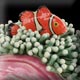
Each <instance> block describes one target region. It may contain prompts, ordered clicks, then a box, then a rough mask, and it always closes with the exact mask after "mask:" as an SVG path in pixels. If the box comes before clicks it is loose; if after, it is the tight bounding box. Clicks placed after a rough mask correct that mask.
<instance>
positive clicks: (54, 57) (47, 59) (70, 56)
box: [0, 19, 79, 80]
mask: <svg viewBox="0 0 80 80" xmlns="http://www.w3.org/2000/svg"><path fill="white" fill-rule="evenodd" d="M62 20H63V21H64V22H65V20H64V19H62ZM10 23H12V21H8V24H10ZM8 24H5V25H3V24H1V25H0V54H1V55H2V54H6V53H7V54H20V55H22V54H26V55H29V56H38V57H39V58H40V59H41V61H42V62H43V63H44V64H46V65H47V66H46V70H47V71H55V72H57V73H59V74H61V75H62V76H63V77H64V78H67V79H68V78H70V77H68V76H69V75H70V76H71V80H73V78H74V77H75V76H74V74H75V75H76V76H77V73H76V72H75V68H76V66H77V61H78V55H79V53H78V52H77V50H76V45H75V44H74V42H75V41H76V40H77V37H76V36H75V34H74V33H75V29H74V28H73V24H71V23H70V24H68V23H67V22H65V24H66V25H67V29H68V31H67V32H66V33H65V34H64V35H61V36H57V35H56V34H53V35H52V36H50V35H49V34H48V33H45V34H43V35H40V34H39V32H38V31H35V32H33V31H32V30H26V29H25V27H22V26H21V22H20V21H18V22H17V23H16V24H18V25H19V26H20V29H18V33H17V35H15V36H13V37H12V38H11V37H10V36H8V35H5V33H6V32H7V31H6V30H7V26H8ZM69 80H70V79H69ZM75 80H76V79H75Z"/></svg>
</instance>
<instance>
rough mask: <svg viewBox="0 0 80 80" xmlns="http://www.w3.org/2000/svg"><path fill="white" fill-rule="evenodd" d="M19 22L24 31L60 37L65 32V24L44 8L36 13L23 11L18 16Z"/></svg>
mask: <svg viewBox="0 0 80 80" xmlns="http://www.w3.org/2000/svg"><path fill="white" fill-rule="evenodd" d="M20 21H21V22H22V25H23V26H25V27H26V29H27V30H28V29H31V30H32V31H36V30H37V31H39V32H40V33H41V34H44V33H49V34H50V35H51V34H54V33H55V34H57V35H61V34H64V33H65V32H66V31H67V27H66V25H65V23H64V22H63V21H62V19H60V18H59V17H58V16H56V15H54V14H52V13H51V12H50V11H49V9H48V8H47V7H45V6H42V7H40V8H39V9H38V10H37V11H35V12H33V11H24V12H22V13H21V14H20Z"/></svg>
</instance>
